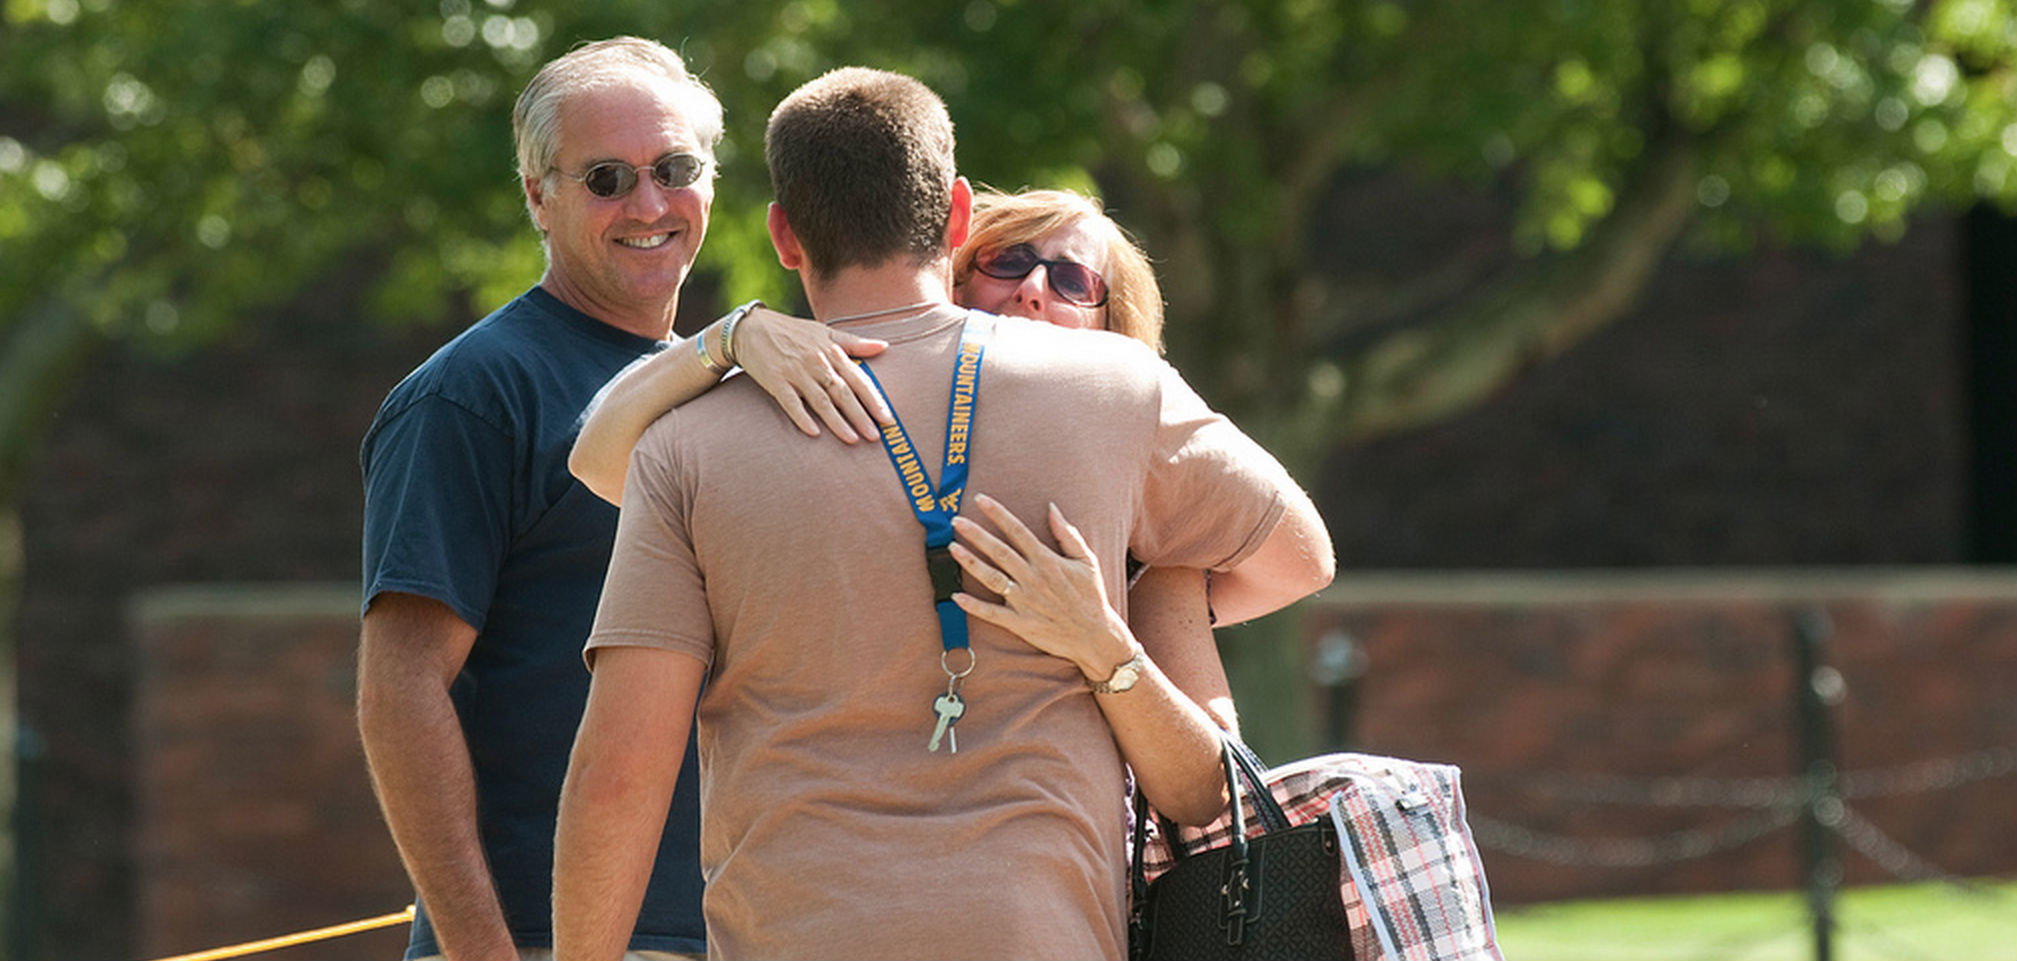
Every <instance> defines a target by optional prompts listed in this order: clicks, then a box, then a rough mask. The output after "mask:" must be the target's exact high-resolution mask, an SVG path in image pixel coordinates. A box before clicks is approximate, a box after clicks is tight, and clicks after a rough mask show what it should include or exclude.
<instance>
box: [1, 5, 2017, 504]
mask: <svg viewBox="0 0 2017 961" xmlns="http://www.w3.org/2000/svg"><path fill="white" fill-rule="evenodd" d="M581 7H589V8H588V9H581ZM0 11H4V31H5V32H4V33H0V350H4V354H0V370H4V372H5V374H6V377H5V382H6V386H5V387H4V388H0V458H4V459H0V464H4V465H5V474H6V475H7V476H8V477H9V478H10V479H11V478H12V477H14V476H18V475H17V471H18V468H19V466H20V464H21V463H22V461H23V458H25V456H26V455H27V452H28V451H29V450H30V449H32V447H31V445H32V438H33V436H34V427H35V425H36V424H37V423H39V422H40V421H41V419H42V415H43V414H46V409H47V405H48V403H49V398H51V397H52V396H55V394H56V392H57V391H58V390H59V389H60V386H61V383H62V380H63V378H62V371H63V370H65V369H66V366H67V365H69V364H74V363H76V362H77V359H78V358H79V357H81V356H83V354H84V352H85V351H88V350H89V349H90V348H91V347H92V346H93V345H96V344H100V343H105V342H120V343H125V344H132V345H153V344H162V345H177V344H188V343H200V342H201V341H202V340H203V338H205V337H208V336H211V335H213V334H215V333H217V332H218V331H220V330H224V329H227V328H229V327H230V325H231V324H232V323H233V322H235V321H236V320H237V319H239V318H242V317H244V316H245V315H246V314H247V313H248V312H249V311H253V310H257V309H260V308H261V307H263V306H269V305H273V304H277V303H281V302H283V301H284V300H285V298H287V297H288V296H290V295H292V294H294V293H296V292H298V291H299V290H301V289H302V287H303V285H304V284H305V283H307V282H308V281H309V280H310V279H312V278H315V277H317V276H319V275H322V274H325V273H327V272H329V271H330V270H331V269H332V267H334V266H336V265H338V264H345V263H349V262H360V261H361V262H362V263H363V264H365V265H367V266H369V267H372V268H375V269H373V270H370V271H366V272H364V274H363V275H365V276H376V277H377V278H378V280H377V287H376V288H375V294H374V301H373V302H374V304H375V305H376V308H377V311H378V313H379V314H380V315H381V317H382V318H384V319H387V320H392V321H412V320H416V319H424V318H428V317H434V316H439V315H440V314H442V313H443V307H444V305H445V304H446V303H447V299H448V298H451V297H465V298H469V299H470V300H471V301H472V302H473V306H474V307H475V308H476V309H484V308H487V307H489V306H492V305H494V304H496V303H498V302H499V301H501V300H502V299H503V298H504V297H506V296H508V295H509V294H510V293H512V292H514V291H516V290H517V289H519V288H520V287H522V286H523V285H525V284H526V283H529V282H530V281H531V280H532V279H534V278H535V277H536V276H537V272H538V269H539V254H538V249H537V244H536V242H535V240H534V238H533V236H532V234H531V233H530V231H529V228H528V227H527V226H526V223H525V219H524V216H523V212H522V209H521V198H520V196H519V194H518V188H517V184H516V177H515V175H514V173H513V170H512V166H511V148H510V133H509V123H508V113H509V107H510V102H511V100H512V98H513V96H514V95H515V93H516V91H517V89H518V88H519V86H520V85H521V84H522V83H523V82H524V80H525V78H526V77H527V76H528V75H529V74H530V72H531V70H533V69H534V68H535V67H536V66H537V65H538V63H540V62H541V61H543V60H545V59H547V58H548V57H550V56H552V55H554V54H555V53H557V52H559V51H560V50H562V49H565V48H566V47H567V46H568V45H570V44H572V43H573V42H575V41H577V40H580V39H585V38H593V37H600V36H607V35H611V34H615V33H625V32H629V33H638V34H642V35H646V36H653V37H658V38H660V39H663V40H665V41H666V42H668V43H670V44H672V45H674V46H675V47H677V48H679V49H681V50H682V52H683V53H684V54H685V55H686V56H687V58H688V59H689V61H690V62H691V63H692V64H693V66H694V67H695V68H696V69H697V70H698V71H700V72H701V73H702V74H703V75H704V76H705V77H706V78H707V79H708V80H709V81H710V82H711V83H712V84H713V86H714V87H715V88H716V89H717V90H718V91H719V92H720V94H721V95H722V97H723V99H724V101H725V102H726V104H727V106H728V109H729V115H730V133H729V143H728V144H727V145H726V147H725V150H724V155H725V158H724V159H725V160H726V161H727V163H726V176H725V179H724V182H723V186H722V192H721V197H720V200H719V202H718V207H717V216H716V223H715V227H714V229H713V236H712V237H711V238H710V243H709V250H708V253H707V254H706V260H705V265H706V266H709V267H711V268H712V269H715V270H718V271H720V272H722V273H723V274H724V275H725V276H726V278H727V281H728V286H729V288H730V292H731V295H733V296H742V295H744V294H769V295H771V296H773V297H776V296H780V295H783V294H784V293H785V291H786V289H787V286H788V285H787V283H786V279H785V278H784V277H783V276H782V275H781V274H780V273H779V272H778V271H777V270H776V269H775V268H774V267H773V266H771V265H772V263H773V261H772V259H771V257H770V255H769V251H768V249H767V245H766V242H765V240H764V235H763V232H762V226H761V223H762V221H761V209H762V203H763V201H764V199H765V198H766V195H767V185H766V184H765V182H764V178H763V174H762V169H761V160H760V143H761V129H762V122H763V118H764V117H765V116H766V115H767V113H768V110H769V107H770V105H771V104H773V103H774V102H775V101H776V99H777V98H778V97H779V96H781V95H782V94H783V93H785V92H786V91H788V90H789V89H790V88H791V87H793V86H795V85H796V84H797V83H799V82H801V81H802V80H804V79H806V78H808V77H810V76H813V75H815V74H817V73H818V72H820V71H822V70H824V69H826V68H828V67H831V66H835V65H838V64H842V63H850V62H860V63H869V64H873V65H878V66H886V67H891V68H894V69H900V70H906V71H909V72H911V73H914V74H916V75H918V76H920V77H922V78H924V79H925V80H927V81H928V82H930V83H932V84H933V85H934V86H935V87H937V88H938V89H939V90H940V91H941V92H943V93H944V94H945V95H946V97H947V100H948V102H949V103H950V105H951V106H952V109H953V111H954V114H955V119H956V121H957V122H958V123H959V125H960V132H961V143H962V163H963V165H964V166H965V168H966V169H967V170H968V171H969V172H970V173H971V174H972V175H974V176H975V177H976V178H977V179H979V180H982V181H985V182H988V183H993V184H996V185H999V186H1003V187H1011V188H1012V187H1017V186H1022V185H1025V184H1057V183H1063V184H1070V185H1077V186H1081V187H1086V188H1089V189H1096V190H1100V191H1102V192H1104V193H1105V194H1107V195H1108V196H1109V198H1110V199H1111V200H1112V201H1113V202H1114V203H1115V205H1116V207H1117V208H1118V209H1119V211H1120V213H1121V214H1122V216H1123V219H1125V220H1127V221H1128V222H1129V223H1130V225H1131V226H1132V227H1134V228H1135V229H1136V231H1137V232H1138V233H1139V234H1140V235H1141V236H1142V238H1143V240H1144V241H1145V243H1146V245H1147V246H1148V247H1149V249H1150V250H1151V252H1152V253H1153V254H1155V255H1156V257H1157V258H1158V260H1159V261H1160V263H1161V264H1162V267H1163V270H1162V273H1163V276H1164V279H1165V282H1166V284H1167V285H1168V288H1169V289H1168V294H1169V299H1170V306H1171V342H1172V350H1173V352H1174V353H1175V355H1176V357H1177V359H1178V360H1179V362H1180V364H1182V365H1183V366H1184V367H1185V369H1186V370H1187V371H1188V372H1190V373H1191V374H1192V375H1193V377H1194V378H1195V379H1196V380H1198V382H1199V383H1200V384H1201V385H1202V386H1203V387H1204V389H1205V390H1206V391H1207V393H1208V394H1210V395H1212V396H1214V397H1215V399H1217V400H1219V401H1220V402H1221V403H1223V404H1225V405H1227V406H1229V407H1230V408H1232V409H1234V410H1235V411H1237V412H1239V413H1241V414H1242V415H1244V416H1245V417H1246V418H1248V419H1249V420H1251V421H1253V422H1254V426H1255V427H1256V428H1257V429H1258V430H1259V431H1260V432H1262V433H1263V434H1264V435H1270V439H1272V440H1275V441H1276V442H1277V443H1279V444H1283V445H1286V446H1287V448H1288V450H1285V453H1286V454H1288V455H1289V457H1290V459H1291V460H1300V461H1304V462H1305V463H1307V461H1308V458H1309V457H1311V456H1314V454H1315V453H1316V452H1317V451H1319V450H1321V449H1322V448H1323V447H1325V446H1327V445H1329V444H1333V443H1336V442H1338V441H1339V440H1348V439H1350V438H1353V437H1363V436H1370V435H1373V434H1377V433H1380V432H1383V431H1388V430H1393V429H1399V428H1404V427H1406V426H1409V425H1412V424H1417V423H1421V422H1424V421H1427V420H1432V419H1434V418H1436V417H1440V416H1444V415H1446V414H1448V413H1450V412H1452V411H1456V410H1461V409H1463V408H1464V407H1465V406H1467V405H1468V404H1470V403H1474V402H1475V401H1476V400H1477V399H1479V398H1480V397H1482V396H1484V395H1486V394H1487V393H1489V392H1490V391H1491V390H1493V389H1495V388H1496V387H1497V386H1498V385H1500V384H1501V383H1503V382H1504V380H1505V379H1506V378H1507V377H1509V376H1511V374H1512V373H1513V372H1514V371H1517V370H1519V369H1521V368H1523V367H1525V366H1528V365H1530V364H1532V363H1533V362H1535V361H1536V360H1540V359H1544V358H1545V357H1547V356H1549V355H1551V354H1553V353H1556V352H1558V351H1560V350H1561V349H1564V348H1565V347H1566V346H1568V345H1569V344H1572V343H1574V342H1575V341H1576V340H1577V339H1578V338H1579V337H1581V336H1582V335H1583V334H1585V333H1587V332H1588V331H1590V330H1592V329H1595V328H1597V327H1599V326H1601V325H1602V324H1603V323H1604V322H1606V321H1607V320H1609V319H1611V318H1612V317H1615V316H1617V315H1618V314H1619V313H1620V312H1622V310H1624V309H1625V308H1626V307H1627V306H1629V304H1630V302H1631V299H1632V297H1633V295H1634V294H1635V293H1636V291H1637V290H1638V288H1639V286H1640V284H1642V283H1643V281H1644V279H1645V277H1646V276H1647V275H1648V274H1649V273H1650V271H1651V270H1652V268H1653V266H1654V265H1655V264H1657V263H1658V261H1659V260H1660V258H1661V257H1662V256H1663V255H1664V254H1665V253H1666V252H1667V251H1669V250H1670V249H1671V248H1672V247H1673V246H1674V244H1676V243H1677V242H1680V241H1681V240H1682V239H1683V238H1688V237H1692V238H1695V239H1697V240H1699V241H1703V242H1709V243H1715V244H1720V245H1725V246H1733V247H1737V248H1741V247H1742V246H1744V245H1746V244H1750V243H1756V242H1759V241H1760V240H1767V241H1771V242H1787V241H1792V242H1817V243H1822V244H1827V245H1832V246H1838V247H1846V246H1849V245H1853V244H1855V243H1857V242H1859V241H1860V240H1862V239H1863V238H1865V237H1868V236H1872V235H1874V236H1876V237H1879V238H1893V237H1896V236H1897V235H1898V234H1899V233H1901V232H1902V231H1903V229H1904V225H1905V223H1906V218H1907V216H1908V214H1909V213H1910V212H1911V211H1912V210H1914V209H1915V208H1917V207H1919V206H1921V205H1924V204H1926V203H1928V202H1931V201H1939V200H1945V201H1950V202H1955V203H1965V202H1968V201H1969V200H1970V199H1972V198H1975V197H1992V198H1996V199H1999V200H2000V199H2003V198H2005V197H2006V196H2007V195H2009V194H2010V193H2011V192H2012V191H2013V190H2017V183H2012V182H2011V181H2012V179H2013V178H2012V177H2011V173H2012V167H2013V166H2017V159H2013V156H2012V153H2013V148H2017V128H2013V127H2012V122H2013V120H2017V115H2013V113H2017V112H2013V107H2012V99H2013V94H2012V91H2011V88H2010V84H2011V80H2010V70H2009V68H2010V60H2011V46H2012V37H2013V29H2017V28H2013V26H2012V23H2013V13H2012V10H2011V5H2010V4H2009V3H2008V2H2005V0H1941V2H1935V3H1930V4H1913V3H1910V2H1908V0H1849V2H1841V0H1669V2H1634V0H1451V2H1444V3H1434V4H1418V3H1402V2H1393V0H1355V2H1324V0H1193V2H1188V3H1168V4H1142V3H1136V2H1124V0H1074V2H1070V3H1058V2H1050V0H969V2H967V3H964V4H961V3H958V2H954V3H940V2H920V0H866V2H854V3H847V4H842V3H841V2H839V0H791V2H741V0H691V2H684V3H677V4H666V3H643V2H636V0H616V2H609V3H603V4H598V5H574V4H560V3H550V4H548V3H533V2H530V0H518V2H513V0H441V2H439V3H438V4H437V5H434V6H407V5H400V4H389V3H374V2H367V0H342V2H334V3H328V4H309V5H276V4H256V3H245V2H199V3H186V4H182V3H178V4H170V3H160V2H139V3H130V2H118V0H5V2H4V6H0ZM1385 165H1402V166H1406V167H1409V168H1411V169H1415V170H1419V171H1422V172H1424V173H1426V174H1428V175H1431V176H1438V177H1448V178H1453V179H1457V180H1462V181H1468V182H1471V183H1475V184H1481V185H1485V186H1487V187H1489V188H1490V189H1494V190H1498V191H1501V192H1507V193H1510V194H1512V195H1514V196H1516V197H1517V198H1518V210H1519V213H1518V219H1517V223H1516V225H1515V226H1514V228H1513V229H1514V241H1515V244H1516V246H1517V248H1518V249H1519V250H1520V251H1521V252H1522V253H1523V254H1524V255H1525V256H1526V258H1527V259H1526V260H1525V261H1524V262H1523V267H1522V269H1520V270H1517V271H1512V272H1510V273H1507V274H1506V275H1504V276H1499V277H1495V278H1489V279H1488V280H1487V281H1486V282H1477V283H1469V284H1464V285H1459V288H1460V289H1461V290H1462V291H1463V292H1464V294H1465V295H1464V296H1443V297H1431V296H1429V295H1427V294H1425V293H1423V292H1421V291H1410V290H1394V289H1380V288H1371V289H1369V288H1367V287H1366V286H1365V284H1364V281H1365V278H1352V277H1335V276H1327V275H1325V274H1323V273H1321V272H1319V271H1316V270H1314V269H1312V268H1311V266H1310V263H1311V260H1310V256H1309V247H1310V234H1311V228H1312V224H1311V222H1310V218H1311V215H1312V213H1313V212H1314V211H1315V210H1317V209H1318V206H1319V205H1318V200H1319V199H1320V198H1321V196H1322V193H1323V191H1324V190H1325V189H1326V188H1327V186H1328V185H1329V184H1330V183H1332V182H1333V181H1334V179H1335V178H1336V177H1337V176H1338V175H1339V173H1340V172H1341V171H1345V170H1348V169H1351V168H1354V167H1365V166H1385ZM1364 229H1368V230H1377V229H1379V225H1377V224H1372V225H1365V227H1364ZM1424 302H1433V303H1435V304H1436V305H1437V309H1436V310H1433V311H1424V310H1421V309H1420V305H1421V304H1422V303H1424ZM10 487H11V483H6V484H0V494H4V493H6V492H8V491H9V489H10Z"/></svg>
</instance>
